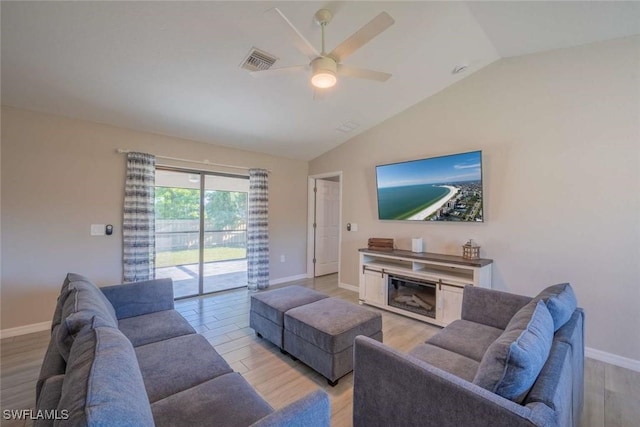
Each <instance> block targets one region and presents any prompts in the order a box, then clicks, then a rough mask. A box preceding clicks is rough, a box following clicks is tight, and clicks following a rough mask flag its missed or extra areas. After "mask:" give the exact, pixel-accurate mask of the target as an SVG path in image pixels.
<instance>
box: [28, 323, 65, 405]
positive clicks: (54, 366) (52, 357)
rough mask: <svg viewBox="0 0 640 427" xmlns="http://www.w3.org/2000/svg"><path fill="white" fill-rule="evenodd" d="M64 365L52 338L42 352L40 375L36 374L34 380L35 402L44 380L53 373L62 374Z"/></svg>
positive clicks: (53, 374)
mask: <svg viewBox="0 0 640 427" xmlns="http://www.w3.org/2000/svg"><path fill="white" fill-rule="evenodd" d="M58 327H60V326H59V325H58ZM56 332H57V330H56ZM66 367H67V364H66V363H65V361H64V359H63V358H62V356H61V355H60V351H58V346H57V344H56V341H55V339H53V338H52V339H51V340H50V341H49V346H48V347H47V352H46V353H45V354H44V359H43V361H42V366H41V367H40V375H38V381H37V382H36V402H37V401H38V399H39V398H40V390H41V389H42V387H43V384H44V382H45V381H46V380H47V379H48V378H51V377H53V376H55V375H60V374H64V371H65V369H66Z"/></svg>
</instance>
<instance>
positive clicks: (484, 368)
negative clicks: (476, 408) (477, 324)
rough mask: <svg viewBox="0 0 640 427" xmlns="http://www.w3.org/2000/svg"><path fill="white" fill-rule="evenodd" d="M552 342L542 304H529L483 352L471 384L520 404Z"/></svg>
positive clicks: (546, 356)
mask: <svg viewBox="0 0 640 427" xmlns="http://www.w3.org/2000/svg"><path fill="white" fill-rule="evenodd" d="M552 341H553V319H552V318H551V314H550V313H549V310H548V309H547V306H546V305H545V303H544V302H543V301H531V302H530V303H528V304H527V305H525V306H524V307H522V308H521V309H520V310H519V311H518V312H517V313H516V314H515V315H514V316H513V317H512V318H511V321H510V322H509V324H508V325H507V328H506V329H505V330H504V332H503V333H502V334H501V335H500V336H499V337H498V339H497V340H495V341H494V342H493V343H492V344H491V345H490V346H489V348H487V351H486V352H485V354H484V356H483V357H482V360H481V361H480V366H479V367H478V371H477V372H476V376H475V378H474V379H473V383H474V384H476V385H478V386H480V387H482V388H485V389H487V390H489V391H491V392H493V393H496V394H498V395H500V396H502V397H504V398H506V399H509V400H512V401H514V402H516V403H521V402H522V400H523V399H524V398H525V396H526V395H527V393H528V392H529V390H530V389H531V387H532V386H533V383H534V382H535V381H536V379H537V378H538V375H539V374H540V371H541V370H542V367H543V366H544V364H545V362H546V361H547V358H548V357H549V351H550V350H551V343H552Z"/></svg>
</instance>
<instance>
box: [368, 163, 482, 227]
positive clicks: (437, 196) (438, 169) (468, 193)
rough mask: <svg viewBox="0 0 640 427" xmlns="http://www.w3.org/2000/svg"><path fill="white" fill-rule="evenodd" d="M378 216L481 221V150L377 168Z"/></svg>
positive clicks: (390, 218) (414, 219) (417, 219)
mask: <svg viewBox="0 0 640 427" xmlns="http://www.w3.org/2000/svg"><path fill="white" fill-rule="evenodd" d="M376 175H377V184H378V217H379V218H380V219H383V220H409V221H473V222H477V221H482V220H483V219H482V152H481V151H474V152H471V153H462V154H454V155H451V156H443V157H434V158H430V159H422V160H414V161H410V162H404V163H394V164H390V165H382V166H378V167H377V168H376Z"/></svg>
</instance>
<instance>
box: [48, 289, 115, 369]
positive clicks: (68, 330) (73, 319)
mask: <svg viewBox="0 0 640 427" xmlns="http://www.w3.org/2000/svg"><path fill="white" fill-rule="evenodd" d="M68 288H69V294H68V296H67V298H66V299H65V301H64V304H63V306H62V317H61V319H62V321H61V323H60V325H59V326H55V327H54V333H55V339H56V345H57V346H58V350H59V351H60V354H61V355H62V357H63V358H64V359H65V360H67V358H68V356H69V351H70V348H71V345H72V344H73V340H74V337H75V336H76V334H77V333H78V332H80V330H81V329H83V328H84V327H86V326H90V325H92V324H94V323H95V325H96V326H110V327H112V328H117V327H118V319H116V313H115V310H114V309H113V306H112V305H111V303H110V302H109V301H108V300H107V299H106V297H105V296H104V295H103V294H102V292H101V291H100V289H98V287H97V286H96V285H94V284H93V283H91V282H88V281H86V280H74V281H70V282H69V285H68ZM94 319H95V322H94Z"/></svg>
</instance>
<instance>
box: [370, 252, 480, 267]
mask: <svg viewBox="0 0 640 427" xmlns="http://www.w3.org/2000/svg"><path fill="white" fill-rule="evenodd" d="M358 251H359V252H363V253H367V254H372V255H389V256H393V257H400V258H409V259H415V260H418V261H433V262H443V263H449V264H459V265H466V266H468V267H484V266H485V265H489V264H492V263H493V260H492V259H488V258H478V259H466V258H462V257H461V256H458V255H445V254H436V253H431V252H420V253H417V252H411V251H403V250H400V249H394V250H392V251H375V250H371V249H367V248H362V249H358Z"/></svg>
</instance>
